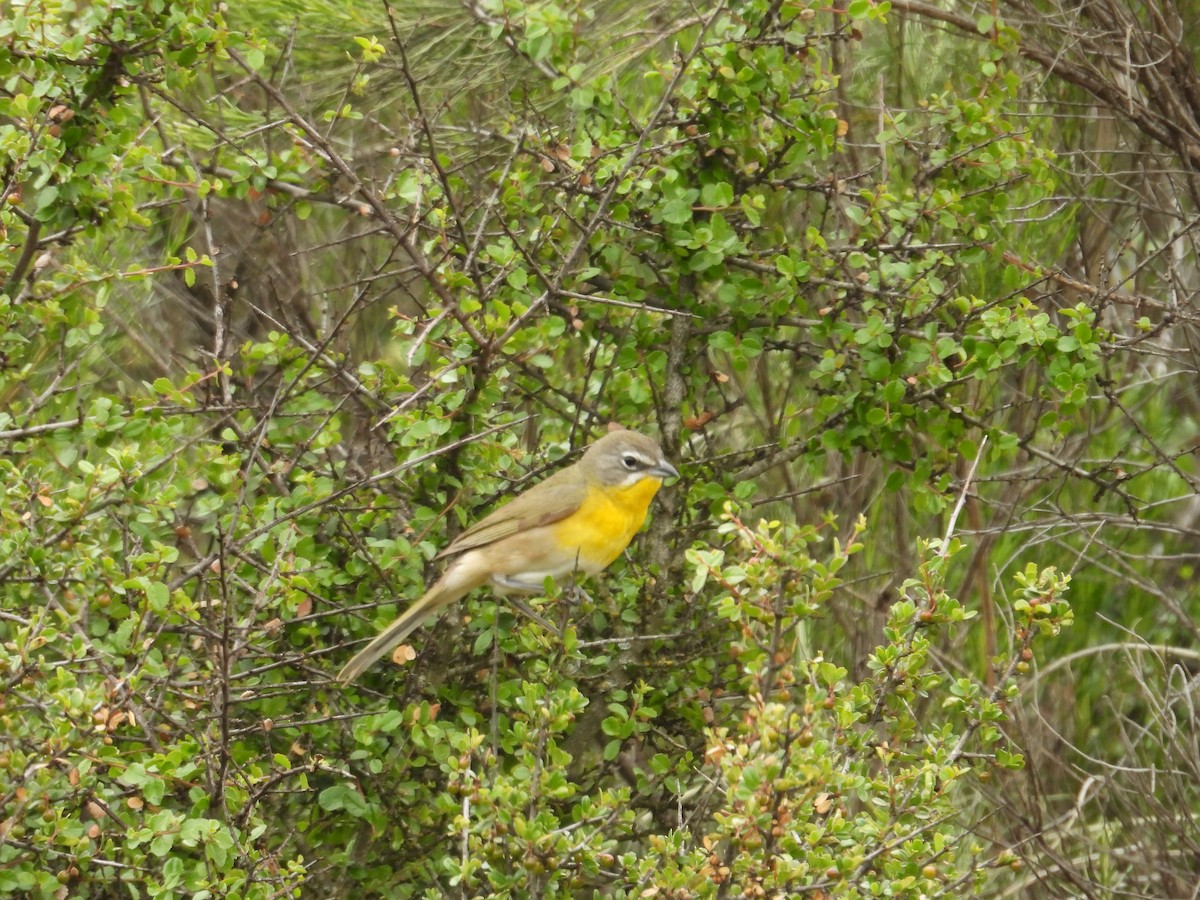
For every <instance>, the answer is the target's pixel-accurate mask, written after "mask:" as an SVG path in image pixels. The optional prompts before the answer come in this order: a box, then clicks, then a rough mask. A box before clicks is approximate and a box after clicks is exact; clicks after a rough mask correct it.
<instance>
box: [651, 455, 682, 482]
mask: <svg viewBox="0 0 1200 900" xmlns="http://www.w3.org/2000/svg"><path fill="white" fill-rule="evenodd" d="M650 474H651V475H657V476H658V477H659V478H678V477H679V470H678V469H676V468H675V467H674V466H673V465H671V464H670V463H669V462H667V461H666V460H665V459H660V460H659V461H658V465H656V466H655V467H654V468H653V469H651V470H650Z"/></svg>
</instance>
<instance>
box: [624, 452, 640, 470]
mask: <svg viewBox="0 0 1200 900" xmlns="http://www.w3.org/2000/svg"><path fill="white" fill-rule="evenodd" d="M621 462H622V463H624V465H625V468H627V469H636V468H637V467H638V458H637V457H636V456H634V455H633V454H632V453H626V454H625V455H624V456H622V457H621Z"/></svg>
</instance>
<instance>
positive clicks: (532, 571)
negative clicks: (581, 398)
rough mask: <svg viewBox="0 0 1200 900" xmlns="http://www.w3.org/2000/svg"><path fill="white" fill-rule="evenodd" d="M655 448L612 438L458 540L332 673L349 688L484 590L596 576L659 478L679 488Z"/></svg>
mask: <svg viewBox="0 0 1200 900" xmlns="http://www.w3.org/2000/svg"><path fill="white" fill-rule="evenodd" d="M678 477H679V473H678V472H677V471H676V470H675V467H674V466H673V465H671V464H670V463H669V462H667V459H666V457H665V456H664V455H663V452H662V449H661V448H660V447H659V446H658V444H657V443H656V442H655V441H654V439H653V438H649V437H646V435H644V434H639V433H638V432H636V431H627V430H624V429H622V430H618V431H612V432H610V433H608V434H606V435H605V436H604V437H602V438H600V440H598V441H596V442H595V443H594V444H592V445H591V446H590V447H588V449H587V451H586V452H585V453H584V454H583V456H582V457H580V459H579V461H578V462H576V463H573V464H572V465H569V466H566V467H565V468H563V469H560V470H559V471H557V472H555V473H554V474H553V475H551V476H550V477H549V478H547V479H546V480H545V481H542V482H539V483H538V484H535V485H534V486H533V487H531V488H529V489H528V490H527V491H525V492H524V493H522V494H519V495H518V496H516V497H514V498H513V499H512V500H510V501H508V502H507V503H505V504H504V505H503V506H501V507H500V508H498V509H497V510H495V512H493V513H491V515H488V516H486V517H484V518H483V519H482V520H481V521H479V522H477V523H476V524H475V525H472V526H471V527H470V528H468V529H467V530H466V531H464V532H463V533H462V534H460V535H459V536H458V537H457V538H455V539H454V541H453V542H452V543H451V544H450V546H448V547H446V549H445V550H443V551H442V552H441V553H439V554H438V555H437V557H436V558H438V559H440V558H441V557H443V556H454V555H457V556H458V558H457V559H456V560H454V562H453V563H451V564H450V567H449V568H448V569H446V571H445V573H444V574H443V575H442V577H441V578H439V579H438V580H437V581H436V582H434V584H433V586H432V587H431V588H429V590H427V591H426V592H425V594H424V596H422V597H421V599H420V600H418V601H417V602H416V603H414V604H413V605H412V606H410V607H409V608H408V609H406V610H405V611H404V612H403V613H401V614H400V616H399V617H398V618H397V619H396V620H395V621H394V622H392V623H391V624H390V625H388V626H387V627H386V628H385V629H383V631H381V632H379V634H378V635H376V636H375V637H374V638H373V639H372V640H371V642H370V643H369V644H367V646H365V647H363V648H362V649H361V650H360V651H358V653H357V654H355V656H354V658H353V659H351V660H350V662H348V663H346V665H345V666H344V667H343V668H342V671H341V672H339V673H338V681H340V682H342V683H343V684H347V683H349V682H351V681H353V680H354V679H355V678H357V677H358V676H359V675H361V674H362V673H363V672H364V671H365V670H366V668H367V667H368V666H370V665H371V664H372V663H373V662H375V661H376V660H377V659H379V658H380V657H381V656H383V655H384V654H385V653H387V652H388V651H389V650H390V649H391V648H392V647H394V646H395V645H396V644H398V643H400V641H402V640H404V638H405V637H407V636H408V634H409V633H410V632H411V631H412V630H413V629H414V628H416V627H417V626H418V625H420V624H421V623H422V622H424V621H425V620H426V619H427V618H429V617H430V616H431V615H433V614H434V613H435V612H437V611H438V610H440V609H442V608H443V607H445V606H449V605H450V604H451V603H453V602H455V601H456V600H458V599H460V598H462V597H463V596H465V595H466V594H467V593H469V592H470V591H473V590H474V589H475V588H477V587H482V586H483V585H485V584H489V583H490V584H491V586H492V588H493V590H495V591H496V592H497V593H501V594H503V593H508V592H521V593H536V592H538V591H540V590H541V589H542V587H543V585H544V584H545V580H546V579H547V578H552V579H558V578H561V577H563V576H564V575H571V574H574V573H578V574H580V575H595V574H596V573H597V572H600V571H601V570H603V569H605V568H607V567H608V565H609V564H610V563H611V562H613V560H615V559H616V558H617V557H618V556H620V555H621V552H622V551H623V550H624V549H625V548H626V547H628V546H629V542H630V541H631V540H633V536H634V535H635V534H637V532H638V529H640V528H641V527H642V523H644V522H645V521H646V511H647V509H649V507H650V501H651V500H652V499H653V498H654V495H655V494H656V493H658V489H659V487H660V486H661V485H662V482H663V479H664V478H678Z"/></svg>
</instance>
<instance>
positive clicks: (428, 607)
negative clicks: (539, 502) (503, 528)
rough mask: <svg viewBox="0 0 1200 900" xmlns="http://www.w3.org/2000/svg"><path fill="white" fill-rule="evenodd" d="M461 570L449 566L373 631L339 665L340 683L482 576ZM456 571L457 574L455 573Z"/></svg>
mask: <svg viewBox="0 0 1200 900" xmlns="http://www.w3.org/2000/svg"><path fill="white" fill-rule="evenodd" d="M462 574H465V573H456V572H454V570H453V569H452V570H450V571H448V572H447V573H446V574H445V575H443V576H442V577H441V578H440V579H438V581H437V583H435V584H434V585H433V587H431V588H430V589H429V590H427V591H426V592H425V594H424V595H423V596H422V597H421V599H420V600H418V601H417V602H416V603H414V604H413V605H412V606H410V607H409V608H408V609H406V610H405V611H404V612H402V613H401V614H400V615H399V616H398V617H397V618H396V620H395V621H394V622H392V624H390V625H388V627H387V628H385V629H383V631H381V632H379V634H377V635H375V637H374V638H372V639H371V643H369V644H367V646H365V647H363V648H362V649H361V650H359V651H358V653H356V654H354V658H353V659H351V660H350V662H348V663H346V665H344V666H343V667H342V671H340V672H338V676H337V680H338V681H339V682H341V683H342V684H349V683H350V682H352V681H353V680H354V679H355V678H357V677H358V676H359V675H361V674H362V673H363V672H365V671H366V670H367V669H368V668H369V667H370V666H371V664H372V663H374V662H375V661H376V660H377V659H379V658H380V657H381V656H383V655H384V654H385V653H387V652H388V651H389V650H391V649H392V648H393V647H395V646H396V645H397V644H398V643H400V642H401V641H402V640H404V639H405V638H406V637H408V635H409V634H410V633H411V632H412V630H413V629H414V628H416V627H417V626H418V625H420V624H421V623H422V622H424V621H425V620H426V619H428V618H429V617H430V616H432V615H433V614H434V613H436V612H437V611H438V610H440V609H442V608H443V607H446V606H449V605H450V604H451V603H453V602H454V601H455V600H458V599H459V598H460V597H462V596H464V595H465V594H467V593H468V592H469V591H471V590H472V589H474V588H476V587H478V586H479V585H480V584H482V583H483V581H484V580H485V579H482V578H463V577H461V575H462ZM456 575H459V577H455V576H456Z"/></svg>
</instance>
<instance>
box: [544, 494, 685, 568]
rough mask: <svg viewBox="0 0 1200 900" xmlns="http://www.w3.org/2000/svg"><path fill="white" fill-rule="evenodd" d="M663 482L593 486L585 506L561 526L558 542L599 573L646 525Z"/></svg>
mask: <svg viewBox="0 0 1200 900" xmlns="http://www.w3.org/2000/svg"><path fill="white" fill-rule="evenodd" d="M661 485H662V479H659V478H643V479H641V480H640V481H638V482H637V483H636V484H632V485H630V486H629V487H625V488H604V487H597V486H589V487H588V492H587V497H586V498H585V499H584V501H583V504H582V505H581V506H580V507H579V509H578V510H577V511H576V512H575V513H573V514H572V515H569V516H567V517H566V518H565V519H563V520H562V521H561V522H559V523H558V524H557V525H556V526H555V529H554V539H555V541H556V542H557V543H558V546H559V548H560V549H563V550H567V551H568V552H569V553H571V554H572V555H573V556H575V555H577V556H578V559H579V563H580V568H582V569H584V570H585V571H587V572H588V573H589V574H591V573H595V572H599V571H600V570H601V569H603V568H606V567H607V566H608V565H609V563H611V562H612V561H613V560H614V559H616V558H617V557H618V556H620V555H621V551H623V550H624V549H625V548H626V547H628V546H629V542H630V541H632V540H633V536H634V535H635V534H637V533H638V529H639V528H641V527H642V523H643V522H645V521H646V510H647V509H648V508H649V507H650V501H651V500H653V499H654V495H655V494H656V493H658V489H659V487H660V486H661Z"/></svg>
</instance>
